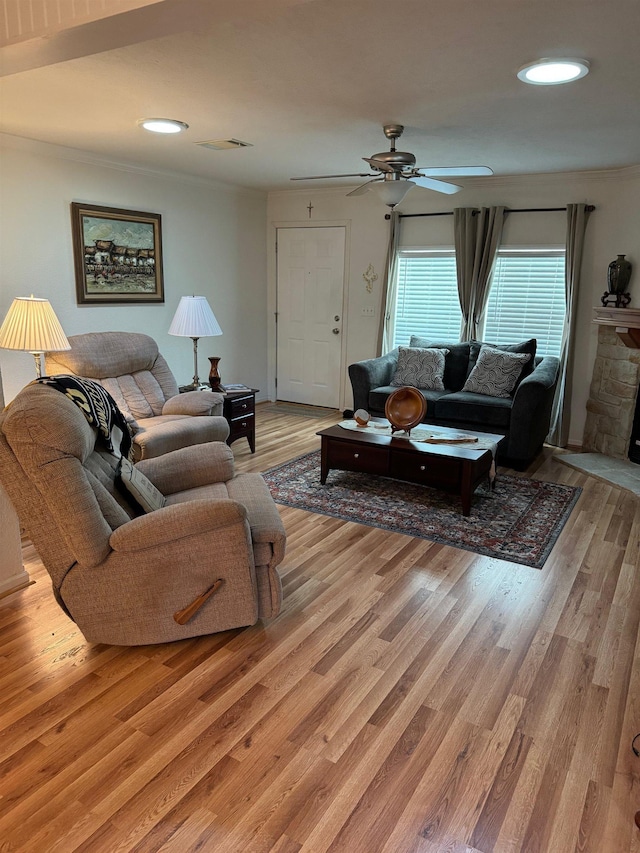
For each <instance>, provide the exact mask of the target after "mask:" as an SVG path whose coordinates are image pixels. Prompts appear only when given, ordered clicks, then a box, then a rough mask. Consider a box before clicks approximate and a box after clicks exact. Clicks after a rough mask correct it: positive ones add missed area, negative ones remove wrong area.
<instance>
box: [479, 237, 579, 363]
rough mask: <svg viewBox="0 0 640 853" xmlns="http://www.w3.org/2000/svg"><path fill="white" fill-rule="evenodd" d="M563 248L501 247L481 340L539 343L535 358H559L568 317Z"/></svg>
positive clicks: (504, 342)
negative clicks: (530, 339)
mask: <svg viewBox="0 0 640 853" xmlns="http://www.w3.org/2000/svg"><path fill="white" fill-rule="evenodd" d="M564 256H565V253H564V249H532V248H527V249H500V250H499V252H498V257H497V258H496V265H495V269H494V271H493V276H492V279H491V288H490V290H489V299H488V302H487V309H486V312H485V321H484V332H483V334H482V340H485V341H493V342H495V343H497V344H515V343H518V342H519V341H523V340H526V339H528V338H536V340H537V341H538V345H537V349H536V352H537V354H538V355H555V356H559V355H560V344H561V342H562V329H563V326H564V318H565V313H566V305H565V284H564Z"/></svg>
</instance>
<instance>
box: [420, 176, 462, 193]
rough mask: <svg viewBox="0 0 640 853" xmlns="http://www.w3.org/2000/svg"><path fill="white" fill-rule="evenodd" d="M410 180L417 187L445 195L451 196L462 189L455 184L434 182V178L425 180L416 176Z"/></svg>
mask: <svg viewBox="0 0 640 853" xmlns="http://www.w3.org/2000/svg"><path fill="white" fill-rule="evenodd" d="M411 180H412V181H413V183H414V184H416V185H417V186H419V187H425V189H428V190H435V191H436V192H437V193H446V194H447V195H453V193H457V192H460V190H461V189H462V187H459V186H458V185H457V184H449V183H445V181H436V180H435V179H434V178H426V177H423V176H422V175H416V176H415V177H412V178H411Z"/></svg>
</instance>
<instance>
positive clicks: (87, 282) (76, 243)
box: [71, 201, 164, 305]
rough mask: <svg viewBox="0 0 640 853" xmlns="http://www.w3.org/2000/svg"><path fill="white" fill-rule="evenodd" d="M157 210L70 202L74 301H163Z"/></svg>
mask: <svg viewBox="0 0 640 853" xmlns="http://www.w3.org/2000/svg"><path fill="white" fill-rule="evenodd" d="M161 225H162V222H161V216H160V214H159V213H143V212H142V211H140V210H122V209H120V208H117V207H98V206H97V205H92V204H80V203H79V202H75V201H74V202H72V203H71V231H72V234H73V255H74V262H75V272H76V293H77V301H78V305H131V304H135V303H138V304H142V303H153V302H164V283H163V277H162V228H161Z"/></svg>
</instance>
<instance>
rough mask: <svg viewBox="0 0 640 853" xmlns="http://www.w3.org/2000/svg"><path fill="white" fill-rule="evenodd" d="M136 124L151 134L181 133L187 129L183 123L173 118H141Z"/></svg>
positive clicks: (186, 125)
mask: <svg viewBox="0 0 640 853" xmlns="http://www.w3.org/2000/svg"><path fill="white" fill-rule="evenodd" d="M138 124H139V125H140V127H143V128H144V129H145V130H149V131H151V133H181V132H182V131H183V130H186V129H187V128H188V127H189V125H188V124H185V122H183V121H176V120H175V119H173V118H141V119H140V120H139V121H138Z"/></svg>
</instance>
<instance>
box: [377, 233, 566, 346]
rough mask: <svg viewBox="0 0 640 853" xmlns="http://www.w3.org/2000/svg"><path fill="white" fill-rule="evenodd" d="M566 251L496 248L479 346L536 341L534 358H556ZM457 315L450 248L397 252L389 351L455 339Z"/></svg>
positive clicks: (562, 314) (457, 337) (459, 321)
mask: <svg viewBox="0 0 640 853" xmlns="http://www.w3.org/2000/svg"><path fill="white" fill-rule="evenodd" d="M564 263H565V252H564V249H560V248H535V247H528V248H523V249H515V248H510V249H500V250H499V252H498V256H497V258H496V265H495V269H494V272H493V276H492V279H491V286H490V288H489V298H488V301H487V308H486V311H485V321H484V329H483V330H482V331H481V332H480V333H479V335H478V336H479V337H480V339H481V340H483V341H489V342H492V343H496V344H515V343H519V342H520V341H524V340H527V339H528V338H536V340H537V341H538V345H537V353H538V354H539V355H556V356H558V355H560V345H561V341H562V330H563V327H564V318H565V312H566V306H565V283H564ZM461 328H462V312H461V311H460V301H459V299H458V282H457V277H456V260H455V252H454V250H453V249H403V250H401V251H400V252H399V253H398V264H397V290H396V303H395V311H394V327H393V346H398V345H402V346H406V345H407V344H408V343H409V338H410V337H411V335H420V336H421V337H425V338H431V339H432V340H434V341H451V342H452V343H453V342H454V341H458V340H460V330H461Z"/></svg>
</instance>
